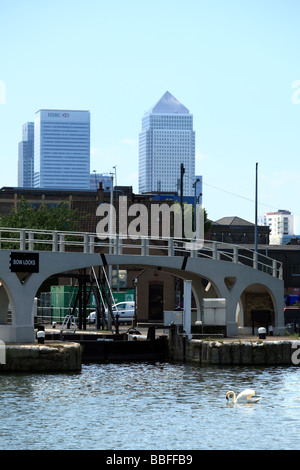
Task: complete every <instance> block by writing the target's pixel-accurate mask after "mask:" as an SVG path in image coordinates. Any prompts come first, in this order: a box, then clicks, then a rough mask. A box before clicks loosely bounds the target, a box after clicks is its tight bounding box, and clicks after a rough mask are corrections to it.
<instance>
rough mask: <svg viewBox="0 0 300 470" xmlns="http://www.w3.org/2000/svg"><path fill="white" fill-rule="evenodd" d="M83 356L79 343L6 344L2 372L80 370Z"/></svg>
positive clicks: (0, 367) (0, 369)
mask: <svg viewBox="0 0 300 470" xmlns="http://www.w3.org/2000/svg"><path fill="white" fill-rule="evenodd" d="M81 357H82V351H81V346H80V344H78V343H47V344H10V345H5V363H3V362H4V361H1V364H0V373H1V372H68V371H78V370H81Z"/></svg>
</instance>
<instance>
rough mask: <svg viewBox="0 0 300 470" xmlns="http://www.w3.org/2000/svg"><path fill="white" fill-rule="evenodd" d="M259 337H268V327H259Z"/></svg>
mask: <svg viewBox="0 0 300 470" xmlns="http://www.w3.org/2000/svg"><path fill="white" fill-rule="evenodd" d="M258 337H259V339H266V329H265V328H258Z"/></svg>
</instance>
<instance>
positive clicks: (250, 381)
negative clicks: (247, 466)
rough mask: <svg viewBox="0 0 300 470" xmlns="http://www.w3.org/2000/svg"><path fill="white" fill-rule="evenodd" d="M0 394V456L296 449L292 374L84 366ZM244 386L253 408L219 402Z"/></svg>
mask: <svg viewBox="0 0 300 470" xmlns="http://www.w3.org/2000/svg"><path fill="white" fill-rule="evenodd" d="M0 386H1V409H0V449H113V450H121V449H128V450H129V449H136V450H147V449H149V450H193V449H299V448H300V441H299V437H298V434H299V429H298V420H299V418H298V417H299V412H300V375H299V369H298V368H297V367H265V368H263V367H261V368H260V367H218V366H214V367H198V366H194V365H186V364H168V363H155V364H151V363H141V364H140V363H128V364H90V365H84V366H83V368H82V371H81V372H80V373H70V374H5V375H4V374H3V375H0ZM245 388H253V389H254V390H255V392H256V394H257V395H261V396H262V397H263V398H262V400H261V401H260V402H259V403H257V404H252V405H251V404H248V405H244V404H239V403H237V404H232V403H228V402H227V400H226V399H225V395H226V392H227V391H228V390H233V391H235V393H236V394H238V393H239V392H240V391H242V390H243V389H245Z"/></svg>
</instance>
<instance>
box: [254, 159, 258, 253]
mask: <svg viewBox="0 0 300 470" xmlns="http://www.w3.org/2000/svg"><path fill="white" fill-rule="evenodd" d="M257 169H258V163H256V167H255V233H254V246H255V251H256V252H257Z"/></svg>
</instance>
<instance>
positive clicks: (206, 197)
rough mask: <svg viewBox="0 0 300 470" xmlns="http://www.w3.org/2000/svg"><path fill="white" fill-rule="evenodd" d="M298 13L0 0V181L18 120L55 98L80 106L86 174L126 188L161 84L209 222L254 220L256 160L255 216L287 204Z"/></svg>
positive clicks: (189, 1)
mask: <svg viewBox="0 0 300 470" xmlns="http://www.w3.org/2000/svg"><path fill="white" fill-rule="evenodd" d="M299 18H300V2H299V0H284V1H283V0H282V1H278V0H239V1H238V0H206V1H204V0H185V1H184V2H183V1H182V0H180V1H178V0H151V1H149V0H148V1H144V0H85V1H82V0H80V1H78V0H60V1H58V0H51V1H48V0H44V1H41V0H26V1H24V0H10V1H6V0H0V158H1V164H2V165H1V172H0V187H2V186H16V185H17V160H18V142H19V141H20V140H21V135H22V125H23V124H24V123H25V122H27V121H33V120H34V115H35V112H36V111H37V110H38V109H41V108H53V109H56V108H57V109H83V110H90V112H91V171H92V170H96V171H97V172H99V173H100V172H111V171H112V168H113V166H115V165H117V184H119V185H132V186H133V188H134V191H136V192H138V135H139V132H140V129H141V118H142V116H143V114H144V112H145V111H146V110H148V109H149V108H150V107H151V106H152V105H153V104H154V103H156V102H157V101H158V100H159V99H160V98H161V96H162V95H163V94H164V93H165V91H167V90H168V91H169V92H170V93H172V94H173V95H174V96H175V97H176V98H177V99H178V100H179V101H181V103H183V104H184V105H185V106H186V107H187V108H188V109H189V110H190V112H191V113H192V114H193V116H194V128H195V131H196V154H197V157H196V173H197V174H199V175H202V176H203V179H204V187H203V193H204V194H203V202H204V206H205V208H206V210H207V212H208V216H209V217H210V218H212V219H213V220H217V219H218V218H221V217H223V216H235V215H236V216H239V217H242V218H245V219H247V220H249V221H252V222H254V215H255V204H254V200H255V164H256V162H258V163H259V167H258V181H259V184H258V201H259V206H258V213H259V214H263V213H264V212H265V211H272V210H277V209H287V210H290V211H291V212H292V213H294V214H300V207H299V199H300V198H299V196H300V184H299V181H300V160H299V156H300V126H299V124H300V103H298V101H300V82H299V84H298V85H297V83H296V84H295V86H298V89H299V95H298V94H297V88H293V84H294V82H296V81H297V80H300V60H299V58H300V28H299ZM4 87H5V97H4V98H5V99H4V98H3V90H4ZM1 92H2V94H1ZM1 96H2V98H1ZM297 227H298V228H296V232H298V233H300V226H299V225H298V226H297Z"/></svg>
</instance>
